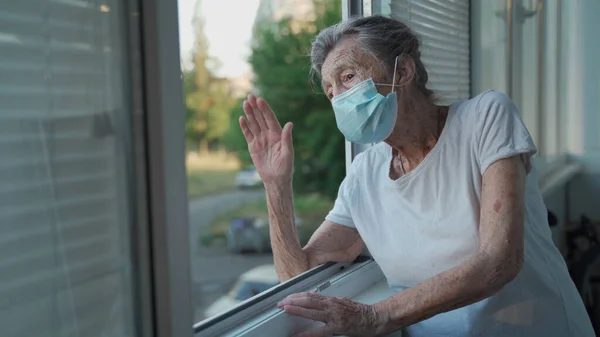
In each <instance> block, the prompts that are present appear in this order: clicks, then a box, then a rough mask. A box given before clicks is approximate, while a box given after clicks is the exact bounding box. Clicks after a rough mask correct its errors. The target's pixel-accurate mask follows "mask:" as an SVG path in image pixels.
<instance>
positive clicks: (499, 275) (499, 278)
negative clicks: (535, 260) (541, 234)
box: [484, 249, 524, 295]
mask: <svg viewBox="0 0 600 337" xmlns="http://www.w3.org/2000/svg"><path fill="white" fill-rule="evenodd" d="M523 263H524V257H523V250H522V249H517V251H515V252H514V253H513V254H509V256H507V257H505V258H503V259H502V260H501V261H498V262H497V263H491V264H490V267H491V270H490V271H489V272H487V273H486V274H487V282H485V283H484V284H487V288H488V291H489V292H490V295H493V294H495V293H497V292H499V291H500V290H502V288H504V286H505V285H507V284H508V283H510V282H511V281H512V280H514V279H515V278H516V277H517V276H518V275H519V273H520V272H521V269H523Z"/></svg>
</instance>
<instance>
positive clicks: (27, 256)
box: [0, 0, 140, 336]
mask: <svg viewBox="0 0 600 337" xmlns="http://www.w3.org/2000/svg"><path fill="white" fill-rule="evenodd" d="M125 3H126V2H124V1H117V0H104V1H102V2H99V1H89V0H72V1H41V0H26V1H2V2H1V3H0V50H2V52H1V53H0V78H2V79H3V81H2V84H0V102H2V104H0V154H1V155H2V158H3V159H2V162H1V163H0V255H1V256H2V259H1V262H0V298H1V299H2V300H0V324H1V325H2V335H3V336H101V335H106V336H108V335H111V336H136V335H139V334H140V330H138V326H137V324H136V317H137V315H138V309H137V308H138V306H137V302H135V301H134V298H135V294H134V289H137V288H138V287H137V286H136V287H134V265H133V263H132V251H133V247H132V246H131V245H130V242H131V239H132V237H131V233H132V230H133V221H132V219H133V213H134V208H133V207H135V206H134V205H132V204H131V203H130V201H131V200H132V197H133V191H132V189H131V186H133V185H132V183H133V179H134V175H133V172H132V171H131V167H132V166H131V164H132V163H131V162H130V161H129V160H130V158H131V153H132V146H131V143H132V140H133V134H132V133H131V131H132V130H133V127H132V126H131V125H130V123H131V119H132V103H131V98H132V97H131V94H130V90H129V80H130V78H129V71H128V70H129V68H128V58H129V52H128V49H127V48H126V46H127V36H128V29H127V25H126V22H124V21H125V20H124V17H125V15H124V13H125V9H124V8H125V7H126V5H125ZM132 48H135V47H134V46H132Z"/></svg>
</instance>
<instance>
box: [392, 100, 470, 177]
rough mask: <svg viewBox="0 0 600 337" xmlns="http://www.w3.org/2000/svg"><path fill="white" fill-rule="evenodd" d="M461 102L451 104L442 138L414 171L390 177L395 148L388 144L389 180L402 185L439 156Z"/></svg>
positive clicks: (441, 134)
mask: <svg viewBox="0 0 600 337" xmlns="http://www.w3.org/2000/svg"><path fill="white" fill-rule="evenodd" d="M458 103H459V102H455V103H452V104H450V105H449V107H448V114H447V116H446V123H445V124H444V128H442V132H441V133H440V138H438V141H437V142H436V143H435V145H434V146H433V149H431V151H429V153H428V154H427V155H425V158H423V161H421V162H420V163H419V165H417V167H415V168H414V169H413V170H412V171H410V172H408V173H406V174H404V175H402V176H400V177H399V178H398V179H395V180H394V179H391V178H389V170H390V168H391V167H392V159H393V158H392V156H393V153H392V151H393V149H392V147H391V146H389V145H388V147H389V149H388V160H387V163H388V165H387V166H388V167H387V170H388V174H387V177H388V180H389V181H390V182H391V183H393V184H394V185H395V186H402V185H403V184H405V182H407V181H410V180H411V179H413V178H414V177H416V176H418V175H419V174H420V172H421V171H423V170H424V169H425V167H426V166H427V165H428V164H429V163H430V162H431V161H432V160H434V159H435V157H436V156H437V153H438V152H439V151H440V148H441V147H442V146H443V145H444V143H445V142H446V138H448V136H447V134H448V131H447V130H448V128H449V126H450V122H451V119H452V118H453V116H454V111H455V110H456V105H457V104H458Z"/></svg>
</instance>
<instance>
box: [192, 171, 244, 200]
mask: <svg viewBox="0 0 600 337" xmlns="http://www.w3.org/2000/svg"><path fill="white" fill-rule="evenodd" d="M235 175H236V171H231V170H225V171H207V170H198V169H196V170H193V171H188V195H189V197H190V198H191V199H194V198H201V197H204V196H207V195H211V194H216V193H220V192H225V191H229V190H232V189H234V188H235Z"/></svg>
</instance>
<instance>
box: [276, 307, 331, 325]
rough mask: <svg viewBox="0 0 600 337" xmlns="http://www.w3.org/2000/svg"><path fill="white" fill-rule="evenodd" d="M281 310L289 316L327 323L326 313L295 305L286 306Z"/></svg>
mask: <svg viewBox="0 0 600 337" xmlns="http://www.w3.org/2000/svg"><path fill="white" fill-rule="evenodd" d="M283 310H284V311H285V312H287V313H288V314H290V315H294V316H298V317H303V318H306V319H310V320H313V321H319V322H324V323H325V322H327V313H326V312H325V311H322V310H318V309H306V308H303V307H297V306H295V305H286V306H284V307H283Z"/></svg>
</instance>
